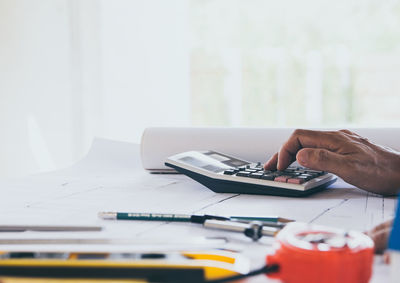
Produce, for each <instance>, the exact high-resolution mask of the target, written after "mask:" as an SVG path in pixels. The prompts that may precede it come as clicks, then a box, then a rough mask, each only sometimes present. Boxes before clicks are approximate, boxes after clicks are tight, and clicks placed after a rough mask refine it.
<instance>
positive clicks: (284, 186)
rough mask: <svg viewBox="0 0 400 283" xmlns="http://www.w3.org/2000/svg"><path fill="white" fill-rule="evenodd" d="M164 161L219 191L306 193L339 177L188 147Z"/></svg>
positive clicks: (284, 194) (237, 192) (277, 193)
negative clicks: (277, 168) (269, 166)
mask: <svg viewBox="0 0 400 283" xmlns="http://www.w3.org/2000/svg"><path fill="white" fill-rule="evenodd" d="M165 165H166V166H168V167H171V168H173V169H175V170H176V171H177V172H179V173H182V174H185V175H187V176H188V177H190V178H192V179H193V180H195V181H197V182H199V183H201V184H202V185H204V186H206V187H207V188H209V189H210V190H212V191H214V192H217V193H236V194H258V195H276V196H293V197H301V196H307V195H310V194H312V193H315V192H317V191H321V190H323V189H325V188H327V187H328V186H329V185H330V184H332V183H334V182H335V181H336V180H337V177H336V176H335V175H333V174H331V173H328V172H324V171H317V170H311V169H308V168H305V167H301V166H296V165H291V166H289V167H288V168H287V169H285V170H283V171H268V170H264V168H263V165H262V164H261V163H260V162H258V163H252V162H249V161H245V160H242V159H240V158H237V157H233V156H230V155H227V154H224V153H220V152H216V151H212V150H205V151H187V152H183V153H179V154H176V155H173V156H170V157H168V158H167V160H166V161H165Z"/></svg>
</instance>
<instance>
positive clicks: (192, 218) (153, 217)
mask: <svg viewBox="0 0 400 283" xmlns="http://www.w3.org/2000/svg"><path fill="white" fill-rule="evenodd" d="M99 217H100V218H102V219H106V220H141V221H171V222H191V223H198V224H204V222H205V221H206V220H221V221H235V222H243V223H249V222H254V221H257V222H261V223H262V224H263V225H265V226H269V227H276V228H283V227H284V226H285V225H286V223H287V222H291V221H292V220H288V219H284V218H280V217H242V216H231V217H223V216H216V215H208V214H205V215H189V214H173V213H170V214H165V213H135V212H100V213H99Z"/></svg>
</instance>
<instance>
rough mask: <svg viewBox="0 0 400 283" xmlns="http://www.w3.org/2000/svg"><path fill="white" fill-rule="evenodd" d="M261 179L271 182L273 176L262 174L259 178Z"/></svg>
mask: <svg viewBox="0 0 400 283" xmlns="http://www.w3.org/2000/svg"><path fill="white" fill-rule="evenodd" d="M261 179H264V180H270V181H273V180H274V179H275V175H274V174H264V175H262V176H261Z"/></svg>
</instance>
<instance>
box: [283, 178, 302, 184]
mask: <svg viewBox="0 0 400 283" xmlns="http://www.w3.org/2000/svg"><path fill="white" fill-rule="evenodd" d="M287 182H288V183H290V184H303V183H304V182H305V180H304V179H302V178H290V179H288V180H287Z"/></svg>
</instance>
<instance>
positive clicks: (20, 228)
mask: <svg viewBox="0 0 400 283" xmlns="http://www.w3.org/2000/svg"><path fill="white" fill-rule="evenodd" d="M101 230H102V227H99V226H35V225H0V232H25V231H37V232H96V231H101Z"/></svg>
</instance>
